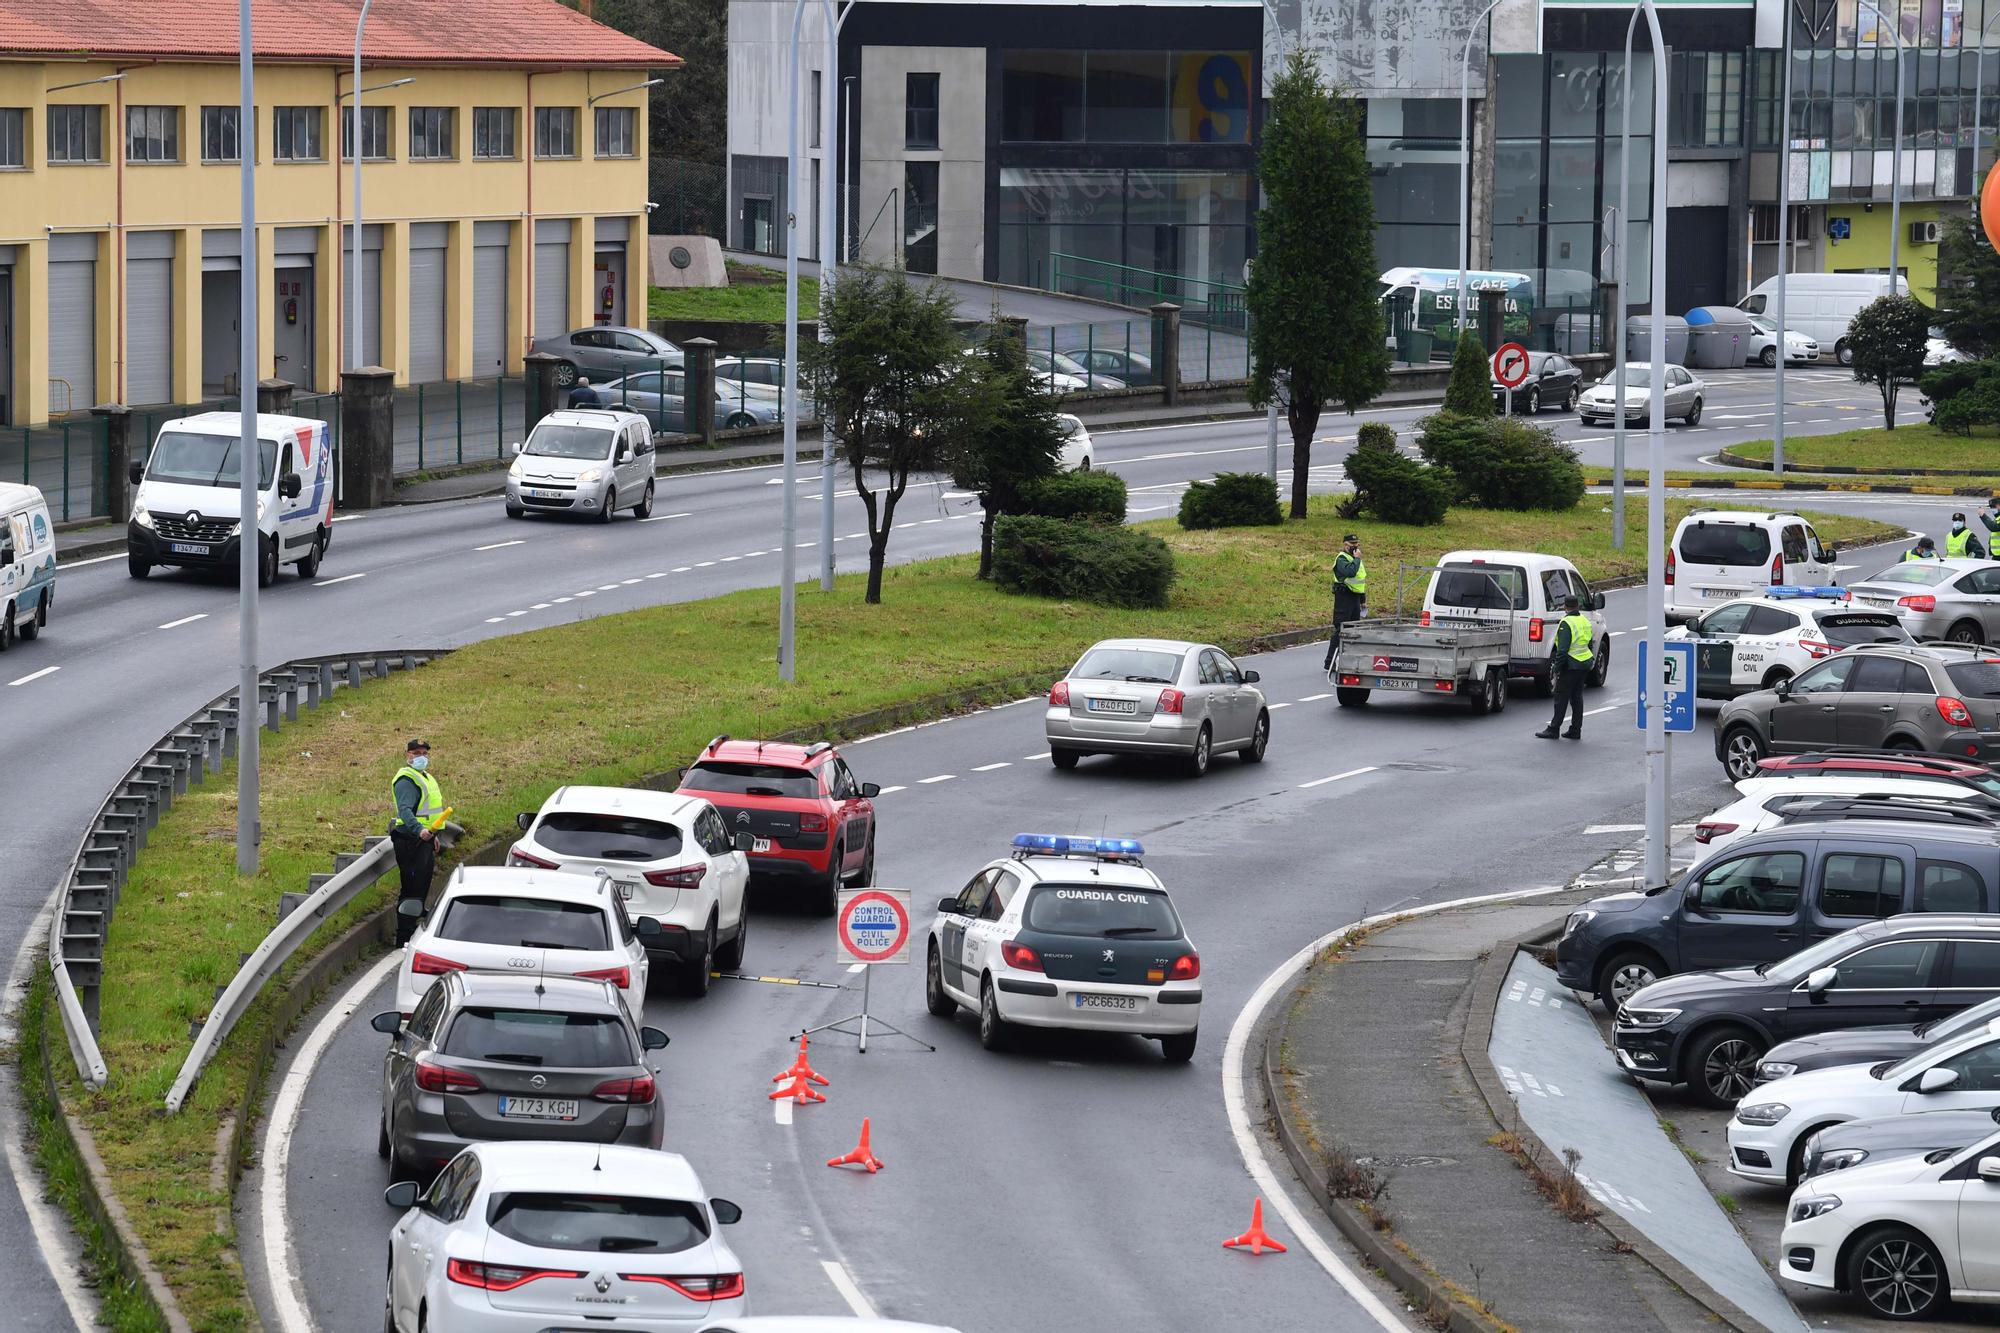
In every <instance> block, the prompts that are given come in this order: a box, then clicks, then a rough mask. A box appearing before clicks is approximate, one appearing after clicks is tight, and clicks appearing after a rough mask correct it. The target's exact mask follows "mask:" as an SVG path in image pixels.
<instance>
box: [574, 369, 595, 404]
mask: <svg viewBox="0 0 2000 1333" xmlns="http://www.w3.org/2000/svg"><path fill="white" fill-rule="evenodd" d="M569 406H571V407H596V406H597V390H595V389H593V388H591V387H590V376H588V375H580V376H578V377H577V381H576V387H575V388H573V389H571V390H570V391H569Z"/></svg>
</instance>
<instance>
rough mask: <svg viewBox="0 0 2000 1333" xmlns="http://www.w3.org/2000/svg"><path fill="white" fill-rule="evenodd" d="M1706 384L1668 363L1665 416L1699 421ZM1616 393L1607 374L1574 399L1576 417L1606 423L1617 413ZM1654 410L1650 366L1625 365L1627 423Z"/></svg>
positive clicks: (1589, 423)
mask: <svg viewBox="0 0 2000 1333" xmlns="http://www.w3.org/2000/svg"><path fill="white" fill-rule="evenodd" d="M1707 389H1708V385H1707V383H1706V382H1704V381H1703V380H1701V379H1698V378H1696V377H1695V376H1694V375H1691V374H1689V373H1688V370H1687V368H1686V367H1685V366H1668V367H1667V370H1666V393H1665V397H1666V414H1665V415H1666V419H1667V420H1668V421H1675V420H1679V421H1684V422H1686V423H1687V424H1688V425H1690V426H1692V425H1694V424H1695V423H1697V422H1699V421H1700V420H1701V404H1702V398H1703V397H1704V395H1705V393H1706V391H1707ZM1615 396H1616V395H1615V393H1614V391H1613V388H1612V384H1611V380H1610V378H1609V377H1608V376H1607V377H1606V378H1604V379H1601V380H1599V381H1598V382H1597V383H1596V384H1593V385H1591V386H1590V387H1589V388H1588V389H1585V390H1584V391H1583V397H1581V398H1579V399H1578V400H1577V404H1576V415H1577V420H1579V421H1581V422H1582V423H1583V424H1584V425H1586V426H1589V425H1594V424H1596V423H1597V422H1599V421H1604V422H1607V423H1608V422H1609V421H1610V420H1611V419H1612V418H1613V417H1614V416H1616V415H1617V414H1618V409H1617V407H1616V406H1614V403H1613V400H1614V398H1615ZM1652 411H1653V368H1652V367H1651V366H1649V365H1637V366H1635V365H1631V364H1629V363H1628V364H1627V365H1626V367H1625V419H1626V421H1627V422H1633V421H1646V420H1649V419H1650V418H1651V415H1652Z"/></svg>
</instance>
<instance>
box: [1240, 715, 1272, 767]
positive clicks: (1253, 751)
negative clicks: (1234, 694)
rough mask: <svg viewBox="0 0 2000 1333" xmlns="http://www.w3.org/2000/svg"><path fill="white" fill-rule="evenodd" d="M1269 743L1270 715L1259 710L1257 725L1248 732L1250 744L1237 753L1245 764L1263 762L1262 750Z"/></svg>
mask: <svg viewBox="0 0 2000 1333" xmlns="http://www.w3.org/2000/svg"><path fill="white" fill-rule="evenodd" d="M1270 743H1271V715H1270V714H1269V713H1267V712H1264V711H1263V710H1262V709H1259V710H1258V712H1257V725H1256V726H1255V727H1254V728H1252V730H1251V732H1250V743H1249V744H1248V745H1246V746H1244V747H1243V748H1242V750H1240V751H1238V753H1240V754H1241V755H1242V756H1243V762H1244V763H1246V764H1261V763H1263V762H1264V748H1265V747H1266V746H1268V745H1269V744H1270Z"/></svg>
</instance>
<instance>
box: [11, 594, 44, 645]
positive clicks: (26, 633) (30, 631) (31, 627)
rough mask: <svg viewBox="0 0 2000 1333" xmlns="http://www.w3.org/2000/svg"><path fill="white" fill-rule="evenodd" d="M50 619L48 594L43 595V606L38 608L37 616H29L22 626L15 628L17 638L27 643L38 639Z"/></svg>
mask: <svg viewBox="0 0 2000 1333" xmlns="http://www.w3.org/2000/svg"><path fill="white" fill-rule="evenodd" d="M48 619H49V595H48V594H47V593H43V594H42V604H41V605H40V606H39V607H37V608H36V610H35V614H34V615H32V616H29V617H28V618H27V619H26V620H23V621H22V622H21V623H20V624H18V625H16V626H15V627H14V634H15V636H16V637H17V638H19V639H21V640H22V642H24V643H25V642H26V641H27V640H29V639H32V638H36V637H37V636H39V635H40V634H41V632H42V626H43V625H45V624H47V623H48Z"/></svg>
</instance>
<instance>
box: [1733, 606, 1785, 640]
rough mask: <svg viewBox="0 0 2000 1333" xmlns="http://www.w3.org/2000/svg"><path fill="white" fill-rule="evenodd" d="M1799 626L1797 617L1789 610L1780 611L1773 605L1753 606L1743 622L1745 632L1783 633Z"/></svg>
mask: <svg viewBox="0 0 2000 1333" xmlns="http://www.w3.org/2000/svg"><path fill="white" fill-rule="evenodd" d="M1798 627H1799V618H1798V617H1797V616H1795V615H1793V614H1792V613H1791V612H1789V611H1780V610H1779V609H1778V608H1777V607H1775V606H1753V607H1751V608H1750V619H1749V620H1747V621H1745V622H1744V625H1743V632H1744V633H1745V634H1783V633H1785V632H1786V631H1787V630H1795V629H1797V628H1798Z"/></svg>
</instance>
